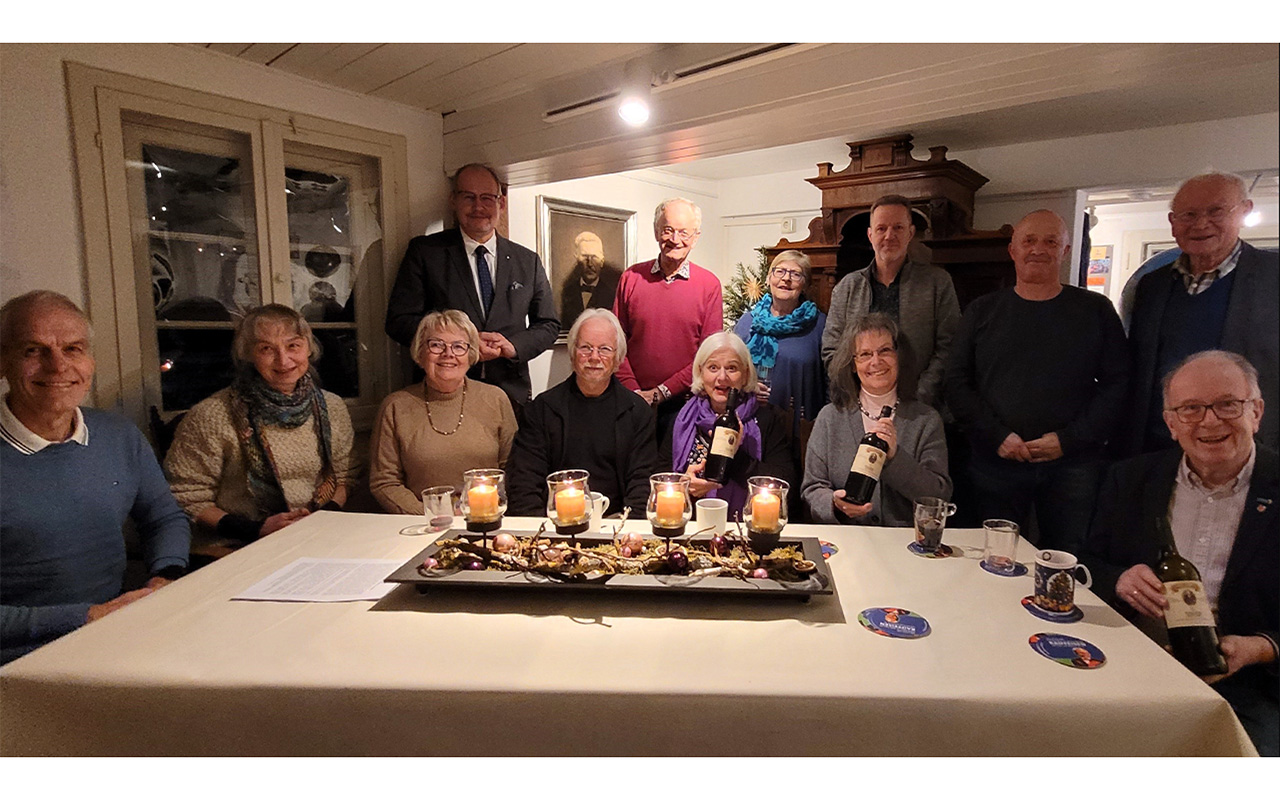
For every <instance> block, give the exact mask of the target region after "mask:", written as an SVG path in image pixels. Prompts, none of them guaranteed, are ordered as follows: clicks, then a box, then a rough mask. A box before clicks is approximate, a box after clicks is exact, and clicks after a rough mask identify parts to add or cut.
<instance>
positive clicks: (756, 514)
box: [742, 475, 791, 555]
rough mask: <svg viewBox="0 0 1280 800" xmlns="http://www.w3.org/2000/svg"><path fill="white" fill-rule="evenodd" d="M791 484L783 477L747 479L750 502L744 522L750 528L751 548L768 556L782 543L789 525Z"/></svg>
mask: <svg viewBox="0 0 1280 800" xmlns="http://www.w3.org/2000/svg"><path fill="white" fill-rule="evenodd" d="M790 489H791V485H790V484H788V483H787V482H786V481H784V480H782V479H781V478H770V477H768V476H765V475H761V476H759V477H755V478H748V479H747V503H746V505H745V506H743V508H742V521H743V522H745V523H746V525H747V534H748V540H749V542H750V544H751V549H752V550H754V551H755V552H756V553H758V554H760V555H766V554H768V553H769V551H770V550H772V549H773V548H774V547H776V546H777V544H778V537H780V536H781V535H782V529H783V528H785V527H786V525H787V492H788V491H789V490H790Z"/></svg>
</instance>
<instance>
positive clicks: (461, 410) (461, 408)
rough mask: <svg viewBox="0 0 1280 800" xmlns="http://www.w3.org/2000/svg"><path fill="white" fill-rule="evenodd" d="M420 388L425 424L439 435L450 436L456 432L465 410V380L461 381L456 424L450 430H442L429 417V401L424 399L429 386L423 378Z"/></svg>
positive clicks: (429, 389) (460, 425)
mask: <svg viewBox="0 0 1280 800" xmlns="http://www.w3.org/2000/svg"><path fill="white" fill-rule="evenodd" d="M422 389H423V392H422V399H423V401H424V402H426V404H427V424H428V425H430V426H431V430H433V431H435V432H436V433H438V434H440V435H441V436H452V435H454V434H455V433H457V432H458V429H459V428H461V427H462V418H463V416H464V415H465V414H466V412H467V382H466V381H465V380H464V381H463V382H462V402H461V403H459V404H458V424H457V425H454V426H453V430H451V431H442V430H440V429H439V428H437V427H436V423H435V420H433V419H431V401H430V400H427V399H426V398H427V394H428V393H429V392H430V391H431V387H429V386H427V383H426V381H425V380H424V381H423V382H422Z"/></svg>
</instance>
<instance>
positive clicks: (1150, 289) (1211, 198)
mask: <svg viewBox="0 0 1280 800" xmlns="http://www.w3.org/2000/svg"><path fill="white" fill-rule="evenodd" d="M1169 208H1170V210H1169V225H1170V227H1171V228H1172V229H1173V238H1174V239H1175V240H1177V242H1178V247H1179V248H1181V250H1182V255H1180V256H1179V257H1178V259H1177V260H1176V261H1174V262H1173V263H1172V264H1170V265H1168V266H1166V267H1161V268H1160V269H1158V270H1156V271H1155V272H1152V273H1151V274H1150V275H1147V276H1146V277H1145V278H1143V279H1142V280H1141V282H1139V283H1138V292H1137V299H1135V300H1134V303H1133V321H1132V322H1131V323H1130V325H1129V350H1130V353H1131V355H1132V358H1133V362H1132V369H1131V374H1132V383H1131V384H1130V385H1131V391H1130V396H1129V404H1128V408H1127V409H1126V411H1127V416H1126V418H1125V423H1126V424H1125V425H1124V427H1123V428H1121V434H1120V443H1119V444H1120V446H1119V448H1117V449H1118V450H1119V451H1120V454H1121V455H1136V454H1137V453H1146V452H1151V451H1153V450H1160V449H1163V448H1165V447H1172V446H1173V440H1172V439H1171V438H1170V437H1169V429H1168V427H1167V426H1166V425H1165V423H1164V419H1163V410H1164V409H1163V404H1162V403H1161V400H1160V382H1161V379H1162V378H1163V377H1164V375H1165V373H1167V372H1168V371H1169V369H1170V368H1171V367H1172V366H1173V365H1174V364H1177V363H1178V362H1179V361H1180V360H1182V359H1183V358H1185V357H1187V356H1188V355H1190V354H1192V353H1195V352H1199V351H1201V350H1213V349H1222V350H1230V351H1231V352H1233V353H1239V354H1240V355H1242V356H1244V357H1245V358H1246V359H1248V361H1249V363H1251V364H1253V366H1254V367H1255V368H1256V369H1257V370H1258V383H1259V385H1260V386H1261V387H1262V400H1263V402H1264V403H1265V404H1266V405H1267V406H1268V407H1269V408H1280V306H1278V305H1277V304H1276V297H1277V296H1278V295H1280V256H1277V255H1276V254H1275V253H1269V252H1265V251H1263V250H1258V249H1257V248H1255V247H1253V246H1252V245H1250V244H1249V243H1247V242H1245V241H1243V240H1241V239H1240V228H1241V227H1243V225H1244V218H1245V216H1246V215H1247V214H1248V213H1249V212H1250V211H1252V210H1253V201H1252V200H1250V199H1249V196H1248V189H1247V188H1246V187H1245V184H1244V181H1243V180H1241V179H1240V177H1239V176H1237V175H1228V174H1225V173H1217V172H1214V173H1207V174H1204V175H1197V176H1196V177H1194V178H1191V179H1189V180H1187V181H1186V182H1185V183H1183V184H1182V186H1181V187H1180V188H1179V189H1178V193H1177V194H1176V195H1174V198H1173V202H1172V203H1171V204H1170V207H1169ZM1277 418H1280V415H1277V414H1269V415H1267V416H1264V417H1263V418H1262V427H1261V429H1260V430H1259V431H1258V437H1257V438H1258V441H1259V442H1261V443H1262V444H1264V445H1266V446H1267V447H1270V448H1271V449H1273V450H1275V449H1277V448H1280V426H1277Z"/></svg>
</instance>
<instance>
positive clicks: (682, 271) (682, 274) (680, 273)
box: [649, 258, 690, 283]
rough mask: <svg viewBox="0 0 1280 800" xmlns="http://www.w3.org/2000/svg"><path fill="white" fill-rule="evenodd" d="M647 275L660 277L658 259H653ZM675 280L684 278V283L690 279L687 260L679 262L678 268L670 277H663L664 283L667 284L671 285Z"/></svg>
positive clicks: (660, 268)
mask: <svg viewBox="0 0 1280 800" xmlns="http://www.w3.org/2000/svg"><path fill="white" fill-rule="evenodd" d="M649 274H650V275H662V265H661V264H659V263H658V259H656V258H655V259H654V260H653V266H652V267H650V268H649ZM676 278H684V279H685V280H686V281H687V280H689V279H690V276H689V259H687V258H686V259H685V260H684V261H681V262H680V268H679V269H677V270H676V271H675V272H673V273H671V277H669V278H668V277H665V276H664V277H663V280H664V281H666V282H667V283H671V282H672V281H674V280H675V279H676Z"/></svg>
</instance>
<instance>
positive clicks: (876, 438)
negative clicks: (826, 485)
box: [844, 406, 893, 506]
mask: <svg viewBox="0 0 1280 800" xmlns="http://www.w3.org/2000/svg"><path fill="white" fill-rule="evenodd" d="M892 413H893V409H892V408H891V407H889V406H885V407H884V408H883V409H882V410H881V411H880V418H881V419H883V418H885V417H887V416H889V415H890V414H892ZM888 458H889V443H888V442H886V441H885V440H884V439H881V438H880V435H879V434H877V433H876V432H875V431H867V435H866V436H863V437H862V441H861V442H859V443H858V454H857V455H855V456H854V457H853V464H852V465H851V466H850V467H849V477H848V478H846V479H845V482H844V501H845V502H846V503H853V504H854V505H855V506H860V505H862V504H864V503H870V502H871V494H872V492H874V491H875V490H876V484H877V483H879V482H880V470H882V469H884V462H885V461H887V460H888Z"/></svg>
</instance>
